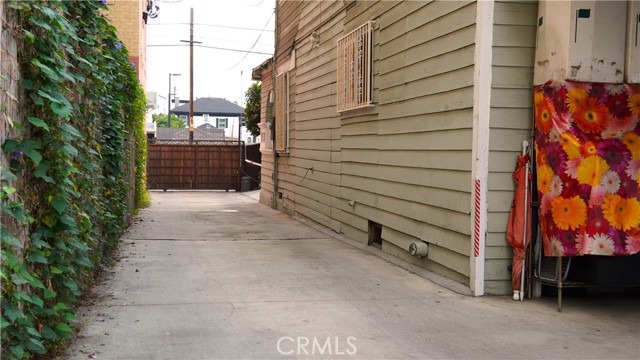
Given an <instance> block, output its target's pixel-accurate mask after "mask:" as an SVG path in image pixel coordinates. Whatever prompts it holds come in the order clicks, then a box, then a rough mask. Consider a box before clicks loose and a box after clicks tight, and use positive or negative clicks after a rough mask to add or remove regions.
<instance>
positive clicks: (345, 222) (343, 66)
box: [253, 0, 538, 295]
mask: <svg viewBox="0 0 640 360" xmlns="http://www.w3.org/2000/svg"><path fill="white" fill-rule="evenodd" d="M276 3H277V5H276V17H277V27H276V34H277V35H276V52H275V57H274V59H272V60H270V61H266V62H265V63H263V64H262V65H260V66H258V67H257V68H256V69H254V74H253V75H254V78H255V79H260V80H263V98H262V99H263V114H262V119H261V122H262V124H261V129H262V140H263V143H262V190H261V195H260V201H261V202H262V203H265V204H269V205H271V206H273V207H275V208H277V209H279V210H281V211H284V212H287V213H290V214H295V215H298V216H303V217H306V218H309V219H311V220H313V221H315V222H317V223H320V224H322V225H324V226H327V227H329V228H331V229H332V230H334V231H336V232H338V233H341V234H344V235H346V236H347V237H349V238H352V239H354V240H356V241H359V242H362V243H368V244H370V245H372V246H376V247H380V248H381V250H382V251H383V252H385V253H389V254H392V255H394V256H397V257H399V258H401V259H403V260H405V261H407V262H409V263H412V264H415V265H418V266H421V267H423V268H425V269H428V270H430V271H433V272H435V273H437V274H440V275H443V276H444V277H446V278H449V279H453V280H455V281H457V282H459V283H462V284H464V285H466V286H468V288H469V290H470V293H472V294H474V295H483V294H507V293H511V280H510V279H511V277H510V272H509V270H508V266H509V264H510V263H511V257H512V251H511V248H510V246H509V244H508V243H507V241H506V239H505V230H506V223H507V219H508V212H509V209H510V206H511V202H512V199H513V180H512V173H513V171H514V167H515V161H516V156H517V155H518V154H519V153H520V152H521V148H522V142H523V140H528V139H529V138H530V136H531V123H532V88H533V70H532V69H533V66H534V52H535V45H536V21H537V10H538V4H537V1H532V2H527V1H360V0H336V1H329V0H325V1H290V0H277V1H276ZM412 243H416V244H418V245H419V249H422V246H421V245H420V244H424V243H426V244H428V254H427V256H423V257H418V256H412V255H411V254H410V252H409V248H410V246H411V244H412Z"/></svg>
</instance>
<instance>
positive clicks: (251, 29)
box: [148, 19, 273, 32]
mask: <svg viewBox="0 0 640 360" xmlns="http://www.w3.org/2000/svg"><path fill="white" fill-rule="evenodd" d="M269 20H271V19H269ZM174 25H189V23H184V22H175V23H159V24H153V23H151V24H148V26H174ZM193 25H196V26H211V27H220V28H226V29H236V30H248V31H261V32H264V31H268V32H273V30H267V27H266V26H265V28H264V29H255V28H246V27H238V26H227V25H216V24H199V23H195V24H193Z"/></svg>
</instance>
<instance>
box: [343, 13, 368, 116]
mask: <svg viewBox="0 0 640 360" xmlns="http://www.w3.org/2000/svg"><path fill="white" fill-rule="evenodd" d="M336 48H337V57H336V61H337V66H336V67H337V86H336V95H337V101H336V110H337V112H339V113H340V112H344V111H349V110H355V109H360V108H365V107H370V106H372V105H373V103H372V98H373V87H372V82H373V76H372V75H373V72H372V68H373V57H372V53H373V21H367V22H366V23H364V24H362V25H361V26H359V27H358V28H356V29H354V30H353V31H351V32H349V33H348V34H346V35H345V36H343V37H341V38H339V39H338V43H337V46H336Z"/></svg>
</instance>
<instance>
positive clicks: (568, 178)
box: [534, 81, 640, 256]
mask: <svg viewBox="0 0 640 360" xmlns="http://www.w3.org/2000/svg"><path fill="white" fill-rule="evenodd" d="M534 111H535V130H536V131H535V147H536V148H535V150H536V171H537V187H538V199H539V201H540V208H539V212H540V227H541V233H542V240H543V247H544V253H545V255H546V256H575V255H586V254H593V255H615V256H621V255H632V254H635V253H638V252H640V126H639V120H640V85H607V84H599V83H582V82H570V81H562V82H547V83H546V84H544V85H539V86H536V87H535V88H534Z"/></svg>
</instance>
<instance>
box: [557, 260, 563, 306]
mask: <svg viewBox="0 0 640 360" xmlns="http://www.w3.org/2000/svg"><path fill="white" fill-rule="evenodd" d="M557 259H558V260H557V261H556V279H557V280H558V312H562V278H563V277H564V274H563V273H562V257H561V256H558V258H557Z"/></svg>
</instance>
